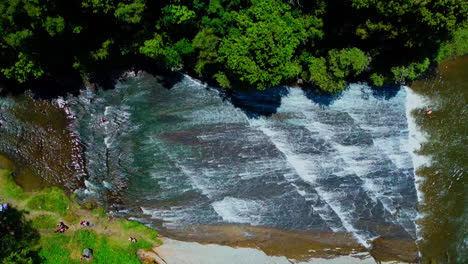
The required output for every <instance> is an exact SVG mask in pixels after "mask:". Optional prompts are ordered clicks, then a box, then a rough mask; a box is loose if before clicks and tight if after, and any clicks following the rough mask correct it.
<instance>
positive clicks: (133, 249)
mask: <svg viewBox="0 0 468 264" xmlns="http://www.w3.org/2000/svg"><path fill="white" fill-rule="evenodd" d="M41 244H42V249H41V250H40V252H39V255H40V256H41V257H42V258H43V259H44V263H54V264H61V263H63V264H65V263H80V262H79V257H80V256H81V254H82V251H83V249H85V248H91V249H92V250H93V255H94V257H93V263H102V264H114V263H129V264H132V263H135V264H139V263H141V262H140V260H139V259H138V257H137V254H136V253H137V251H138V249H139V248H150V247H152V246H153V245H152V244H151V243H149V242H147V241H144V240H143V241H138V242H137V243H130V242H127V243H121V242H118V241H113V240H112V239H109V238H108V237H106V236H105V235H102V234H99V233H97V232H94V231H92V230H87V229H84V230H79V231H76V232H74V233H73V234H72V235H71V236H67V235H64V234H52V235H49V236H43V237H42V238H41Z"/></svg>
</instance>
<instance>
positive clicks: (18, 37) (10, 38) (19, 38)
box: [5, 29, 33, 48]
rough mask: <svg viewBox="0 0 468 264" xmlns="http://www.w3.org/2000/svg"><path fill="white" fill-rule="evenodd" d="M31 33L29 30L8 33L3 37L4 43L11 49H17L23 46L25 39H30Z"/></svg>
mask: <svg viewBox="0 0 468 264" xmlns="http://www.w3.org/2000/svg"><path fill="white" fill-rule="evenodd" d="M32 35H33V33H32V31H31V30H29V29H23V30H20V31H16V32H14V33H10V34H8V35H6V36H5V42H6V43H7V44H8V45H10V46H11V47H13V48H19V47H21V46H22V45H25V42H26V40H27V39H29V38H30V37H32Z"/></svg>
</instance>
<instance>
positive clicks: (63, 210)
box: [26, 187, 71, 215]
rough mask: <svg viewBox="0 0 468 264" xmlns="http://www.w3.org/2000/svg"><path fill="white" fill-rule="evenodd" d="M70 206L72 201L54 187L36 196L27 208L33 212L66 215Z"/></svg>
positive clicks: (28, 203)
mask: <svg viewBox="0 0 468 264" xmlns="http://www.w3.org/2000/svg"><path fill="white" fill-rule="evenodd" d="M70 204H71V201H70V199H68V197H67V196H66V194H65V193H64V192H63V190H61V189H59V188H56V187H53V188H47V189H44V190H42V191H41V192H40V193H39V194H37V195H34V196H33V197H32V198H31V199H30V200H29V201H28V202H27V204H26V207H27V208H28V209H31V210H39V211H50V212H55V213H58V214H60V215H65V214H67V210H68V208H69V206H70Z"/></svg>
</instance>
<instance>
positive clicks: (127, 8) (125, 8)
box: [114, 0, 145, 24]
mask: <svg viewBox="0 0 468 264" xmlns="http://www.w3.org/2000/svg"><path fill="white" fill-rule="evenodd" d="M143 11H145V3H144V2H143V1H142V0H135V2H132V3H131V4H124V3H119V5H118V8H117V9H116V10H115V13H114V15H115V17H116V18H118V19H120V20H122V21H125V22H128V23H132V24H137V23H140V21H141V16H142V14H143Z"/></svg>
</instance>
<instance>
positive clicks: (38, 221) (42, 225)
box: [32, 215, 59, 229]
mask: <svg viewBox="0 0 468 264" xmlns="http://www.w3.org/2000/svg"><path fill="white" fill-rule="evenodd" d="M58 222H59V220H58V219H57V218H56V217H55V216H53V215H38V216H36V217H34V218H33V219H32V226H33V227H34V228H35V229H51V228H55V227H56V226H55V225H56V224H57V223H58Z"/></svg>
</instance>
